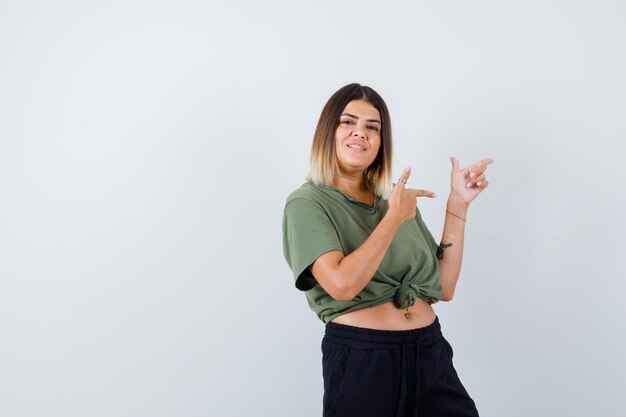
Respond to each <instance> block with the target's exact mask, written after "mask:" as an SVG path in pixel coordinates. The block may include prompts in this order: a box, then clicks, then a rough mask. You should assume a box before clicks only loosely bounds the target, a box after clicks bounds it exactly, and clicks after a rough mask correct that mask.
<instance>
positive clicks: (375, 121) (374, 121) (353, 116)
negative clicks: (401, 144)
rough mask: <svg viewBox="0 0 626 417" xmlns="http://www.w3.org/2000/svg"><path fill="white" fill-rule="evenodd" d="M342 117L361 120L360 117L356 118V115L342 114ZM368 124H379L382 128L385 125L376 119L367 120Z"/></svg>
mask: <svg viewBox="0 0 626 417" xmlns="http://www.w3.org/2000/svg"><path fill="white" fill-rule="evenodd" d="M342 116H348V117H351V118H353V119H357V120H359V117H358V116H355V115H354V114H350V113H344V114H342ZM366 122H368V123H378V124H379V125H381V126H382V125H383V124H382V123H381V122H380V120H376V119H367V120H366Z"/></svg>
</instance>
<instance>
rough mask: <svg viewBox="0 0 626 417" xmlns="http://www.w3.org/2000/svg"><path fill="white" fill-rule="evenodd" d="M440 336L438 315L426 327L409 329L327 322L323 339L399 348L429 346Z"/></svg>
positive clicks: (352, 344)
mask: <svg viewBox="0 0 626 417" xmlns="http://www.w3.org/2000/svg"><path fill="white" fill-rule="evenodd" d="M441 338H442V334H441V325H440V324H439V317H435V321H434V322H433V323H431V324H429V325H428V326H426V327H421V328H419V329H411V330H379V329H368V328H364V327H355V326H348V325H346V324H339V323H333V322H329V323H327V324H326V330H325V332H324V339H325V340H327V341H329V342H331V343H341V344H345V345H348V346H350V347H352V348H356V349H358V348H361V349H373V348H376V347H379V348H381V349H394V348H396V349H399V348H401V345H408V346H415V345H416V344H418V345H419V346H422V347H425V346H430V345H432V344H433V343H435V342H436V341H438V340H439V339H441Z"/></svg>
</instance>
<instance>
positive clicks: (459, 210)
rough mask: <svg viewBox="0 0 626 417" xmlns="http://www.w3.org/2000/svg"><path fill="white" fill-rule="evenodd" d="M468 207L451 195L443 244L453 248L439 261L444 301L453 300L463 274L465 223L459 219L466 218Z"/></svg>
mask: <svg viewBox="0 0 626 417" xmlns="http://www.w3.org/2000/svg"><path fill="white" fill-rule="evenodd" d="M468 207H469V205H468V204H466V203H465V202H464V201H463V200H462V199H460V198H459V197H458V196H455V195H454V194H452V193H450V197H449V198H448V204H447V205H446V221H445V223H444V226H443V235H442V237H441V243H444V244H445V243H452V246H450V247H449V248H447V249H445V250H444V257H443V259H440V260H439V275H440V277H441V289H442V290H443V296H442V297H441V300H442V301H450V300H452V297H454V290H455V289H456V283H457V281H458V279H459V275H460V273H461V264H462V262H463V239H464V237H465V222H464V221H463V220H461V219H459V217H462V218H463V219H465V218H466V216H467V209H468ZM449 212H452V213H454V214H456V216H459V217H456V216H454V215H453V214H450V213H449Z"/></svg>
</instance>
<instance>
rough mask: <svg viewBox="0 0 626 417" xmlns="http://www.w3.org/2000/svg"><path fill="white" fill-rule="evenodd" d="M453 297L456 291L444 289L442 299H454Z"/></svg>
mask: <svg viewBox="0 0 626 417" xmlns="http://www.w3.org/2000/svg"><path fill="white" fill-rule="evenodd" d="M453 298H454V291H450V292H445V291H444V293H443V295H442V296H441V301H452V299H453Z"/></svg>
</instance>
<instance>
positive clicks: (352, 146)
mask: <svg viewBox="0 0 626 417" xmlns="http://www.w3.org/2000/svg"><path fill="white" fill-rule="evenodd" d="M346 146H347V147H348V148H349V149H351V150H353V151H357V152H364V151H366V150H367V148H366V147H365V145H364V144H362V143H359V142H348V144H347V145H346Z"/></svg>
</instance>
